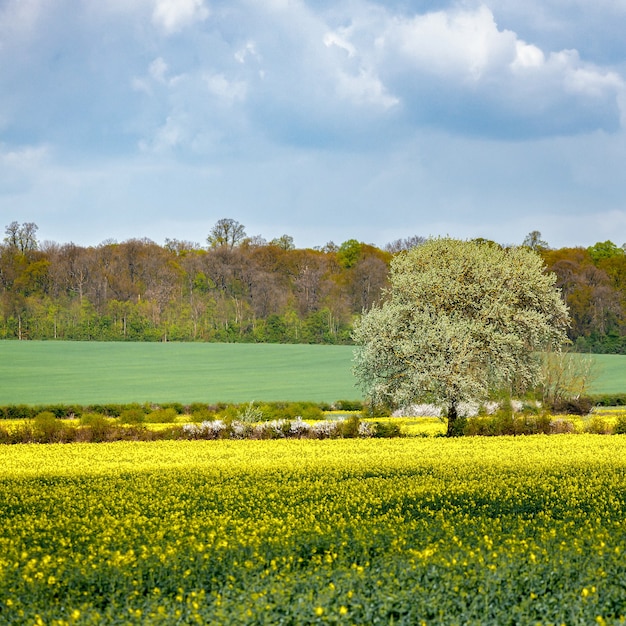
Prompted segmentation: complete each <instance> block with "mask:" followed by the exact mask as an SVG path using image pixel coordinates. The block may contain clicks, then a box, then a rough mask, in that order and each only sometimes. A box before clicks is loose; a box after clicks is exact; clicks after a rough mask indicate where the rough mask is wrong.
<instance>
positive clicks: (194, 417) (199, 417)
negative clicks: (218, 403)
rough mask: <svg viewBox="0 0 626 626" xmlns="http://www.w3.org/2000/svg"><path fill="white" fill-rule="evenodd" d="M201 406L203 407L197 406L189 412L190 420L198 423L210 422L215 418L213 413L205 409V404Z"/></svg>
mask: <svg viewBox="0 0 626 626" xmlns="http://www.w3.org/2000/svg"><path fill="white" fill-rule="evenodd" d="M202 406H203V408H197V409H196V410H195V411H193V413H191V421H192V422H194V423H195V424H200V423H201V422H210V421H212V420H214V419H215V413H213V412H211V411H210V410H209V409H207V407H206V404H205V405H202Z"/></svg>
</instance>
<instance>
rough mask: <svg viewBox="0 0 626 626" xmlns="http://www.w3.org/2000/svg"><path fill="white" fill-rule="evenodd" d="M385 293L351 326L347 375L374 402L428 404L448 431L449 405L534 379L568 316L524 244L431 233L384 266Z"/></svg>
mask: <svg viewBox="0 0 626 626" xmlns="http://www.w3.org/2000/svg"><path fill="white" fill-rule="evenodd" d="M390 282H391V288H390V290H389V293H388V296H389V297H388V299H387V300H386V301H385V302H383V304H382V305H380V306H374V307H373V308H372V309H371V310H370V311H369V312H367V313H365V314H364V315H363V316H362V318H361V319H360V321H358V322H357V324H356V326H355V330H354V340H355V342H356V344H357V349H356V351H355V366H354V372H355V375H356V377H357V379H358V382H359V383H360V385H361V387H362V388H363V389H364V391H365V392H366V394H367V395H368V396H369V397H370V398H371V399H372V401H373V402H377V403H387V404H391V405H394V406H401V405H407V404H411V403H413V402H416V401H429V402H435V403H437V404H440V405H442V406H444V407H445V408H446V409H447V415H448V435H452V434H455V426H456V421H457V417H458V405H459V403H460V402H462V401H467V400H481V399H485V398H487V397H488V395H489V393H490V392H491V391H494V390H496V389H500V388H502V387H504V386H507V385H508V386H509V387H510V388H515V389H516V390H522V389H524V388H527V387H530V386H534V385H536V384H538V382H539V381H540V372H541V367H540V360H539V359H538V357H537V351H539V350H543V349H546V348H551V349H553V350H558V349H559V347H560V346H561V344H562V343H563V342H564V341H565V339H566V335H565V328H566V326H567V323H568V313H567V308H566V306H565V304H564V303H563V301H562V299H561V296H560V294H559V292H558V290H557V289H556V288H555V286H554V283H555V276H554V275H551V274H548V273H546V272H545V271H544V265H543V262H542V260H541V258H540V257H539V256H538V255H537V254H536V253H535V252H533V251H532V250H530V249H528V248H526V247H520V248H509V249H503V248H501V247H500V246H497V245H495V244H490V243H477V242H466V241H459V240H455V239H449V238H441V239H431V240H429V241H428V242H427V243H425V244H423V245H421V246H419V247H417V248H413V249H412V250H410V251H408V252H404V253H400V254H399V255H398V256H396V257H395V258H394V260H393V261H392V263H391V275H390Z"/></svg>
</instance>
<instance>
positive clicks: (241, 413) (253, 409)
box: [237, 402, 263, 424]
mask: <svg viewBox="0 0 626 626" xmlns="http://www.w3.org/2000/svg"><path fill="white" fill-rule="evenodd" d="M262 419H263V411H262V410H261V409H260V408H259V407H258V406H255V405H254V402H250V404H246V405H243V408H241V407H240V408H239V409H238V412H237V420H238V421H239V422H243V423H244V424H256V423H257V422H260V421H261V420H262Z"/></svg>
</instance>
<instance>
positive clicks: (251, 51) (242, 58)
mask: <svg viewBox="0 0 626 626" xmlns="http://www.w3.org/2000/svg"><path fill="white" fill-rule="evenodd" d="M234 57H235V60H236V61H237V62H238V63H245V62H246V61H247V60H248V58H250V57H252V58H255V59H257V60H260V59H261V57H260V55H259V53H258V52H257V49H256V44H255V43H254V41H247V42H246V45H245V46H244V47H243V48H240V49H239V50H237V51H236V52H235V54H234Z"/></svg>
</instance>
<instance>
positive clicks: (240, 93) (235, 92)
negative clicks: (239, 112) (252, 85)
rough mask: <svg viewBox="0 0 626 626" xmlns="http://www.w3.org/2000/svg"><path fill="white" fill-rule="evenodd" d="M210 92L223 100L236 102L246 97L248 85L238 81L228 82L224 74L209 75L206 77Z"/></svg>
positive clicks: (205, 80)
mask: <svg viewBox="0 0 626 626" xmlns="http://www.w3.org/2000/svg"><path fill="white" fill-rule="evenodd" d="M204 82H205V83H206V86H207V87H208V89H209V92H210V93H211V94H213V95H214V96H217V97H218V98H220V99H221V100H225V101H227V102H231V103H232V102H235V101H241V100H244V99H245V97H246V92H247V87H246V83H244V82H243V81H237V80H228V78H226V76H224V75H223V74H209V75H207V76H205V77H204Z"/></svg>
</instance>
